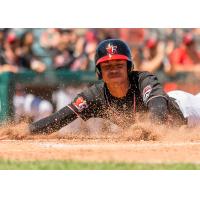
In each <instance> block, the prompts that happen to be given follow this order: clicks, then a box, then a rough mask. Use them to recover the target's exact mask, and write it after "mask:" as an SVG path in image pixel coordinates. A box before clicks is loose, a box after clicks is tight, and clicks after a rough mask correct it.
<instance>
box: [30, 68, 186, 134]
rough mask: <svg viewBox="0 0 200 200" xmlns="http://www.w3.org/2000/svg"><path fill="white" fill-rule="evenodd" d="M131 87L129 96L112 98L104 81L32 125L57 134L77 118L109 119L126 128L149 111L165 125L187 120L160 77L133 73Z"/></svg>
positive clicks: (33, 127) (130, 75) (38, 129)
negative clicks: (160, 80)
mask: <svg viewBox="0 0 200 200" xmlns="http://www.w3.org/2000/svg"><path fill="white" fill-rule="evenodd" d="M129 82H130V87H129V89H128V92H127V94H126V96H125V97H122V98H116V97H114V96H112V95H111V94H110V92H109V90H108V88H107V86H106V84H105V83H104V82H103V81H99V82H97V83H95V84H94V85H93V86H91V87H90V88H88V89H87V90H85V91H83V92H82V93H80V94H78V95H77V97H76V98H75V99H74V100H73V101H72V102H71V103H70V104H69V105H67V106H66V107H65V108H63V109H61V110H60V111H58V112H57V113H55V114H53V115H52V116H50V117H48V118H46V119H43V120H40V121H39V122H35V123H33V124H32V125H31V131H32V132H41V131H42V132H53V131H55V130H58V129H60V128H61V127H63V126H65V125H67V124H68V123H70V122H71V121H73V120H74V119H76V118H77V117H81V118H82V119H83V120H88V119H89V118H104V119H109V120H110V121H112V122H113V123H115V124H117V125H120V126H122V127H128V126H130V125H132V124H133V123H134V122H135V117H136V114H137V113H146V112H149V113H150V115H151V118H152V119H153V120H155V122H156V121H160V122H162V123H164V122H165V120H166V118H167V116H168V115H171V116H172V118H173V119H174V120H173V121H174V122H176V124H180V123H181V124H182V123H185V119H184V117H183V115H182V113H181V111H180V109H179V108H178V105H177V104H176V103H175V101H174V100H173V99H172V98H170V97H169V96H168V95H167V94H166V93H165V92H164V90H163V88H162V86H161V84H160V83H159V81H158V79H157V77H156V76H154V75H153V74H150V73H149V72H138V71H133V72H131V73H130V74H129Z"/></svg>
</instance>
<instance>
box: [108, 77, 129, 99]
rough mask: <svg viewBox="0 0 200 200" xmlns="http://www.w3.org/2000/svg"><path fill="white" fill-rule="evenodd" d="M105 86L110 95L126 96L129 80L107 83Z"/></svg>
mask: <svg viewBox="0 0 200 200" xmlns="http://www.w3.org/2000/svg"><path fill="white" fill-rule="evenodd" d="M107 87H108V89H109V91H110V93H111V95H112V96H114V97H117V98H121V97H124V96H126V94H127V92H128V89H129V81H128V80H127V81H126V82H123V83H117V84H107Z"/></svg>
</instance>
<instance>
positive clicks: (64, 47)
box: [53, 29, 74, 70]
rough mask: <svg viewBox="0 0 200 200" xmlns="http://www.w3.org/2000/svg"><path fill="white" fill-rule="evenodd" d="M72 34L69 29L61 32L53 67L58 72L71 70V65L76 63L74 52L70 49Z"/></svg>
mask: <svg viewBox="0 0 200 200" xmlns="http://www.w3.org/2000/svg"><path fill="white" fill-rule="evenodd" d="M70 32H71V31H70V30H68V29H63V30H61V31H60V33H61V35H60V40H59V43H58V45H57V48H56V49H55V53H54V56H53V67H54V68H55V69H56V70H58V69H70V66H71V64H72V63H73V62H74V56H73V51H72V50H71V49H70V48H69V43H70Z"/></svg>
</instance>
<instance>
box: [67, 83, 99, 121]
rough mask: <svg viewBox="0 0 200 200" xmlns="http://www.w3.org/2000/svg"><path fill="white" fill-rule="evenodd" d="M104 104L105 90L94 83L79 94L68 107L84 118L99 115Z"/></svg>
mask: <svg viewBox="0 0 200 200" xmlns="http://www.w3.org/2000/svg"><path fill="white" fill-rule="evenodd" d="M102 106H103V90H102V87H101V86H99V85H96V84H95V85H93V86H91V87H90V88H88V89H87V90H85V91H83V92H82V93H80V94H78V95H77V96H76V97H75V99H74V100H73V101H72V102H71V103H70V104H69V105H68V107H69V108H70V109H71V110H72V111H73V112H74V113H76V115H77V116H78V117H81V118H82V119H83V120H88V119H89V118H91V117H98V115H99V113H100V112H101V111H102V109H103V108H102Z"/></svg>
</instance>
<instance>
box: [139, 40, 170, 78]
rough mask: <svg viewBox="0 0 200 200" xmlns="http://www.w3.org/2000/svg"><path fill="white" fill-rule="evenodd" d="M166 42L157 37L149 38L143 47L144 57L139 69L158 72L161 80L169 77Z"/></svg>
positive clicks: (157, 74)
mask: <svg viewBox="0 0 200 200" xmlns="http://www.w3.org/2000/svg"><path fill="white" fill-rule="evenodd" d="M165 53H166V52H165V43H164V42H163V41H159V40H157V39H156V38H149V39H147V40H146V42H145V46H144V48H143V59H142V62H141V65H140V66H139V69H140V70H142V71H148V72H150V73H154V74H156V76H157V77H158V78H159V80H160V81H161V82H164V81H166V79H167V74H166V73H167V70H166V68H167V67H168V66H167V63H166V62H165Z"/></svg>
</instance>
